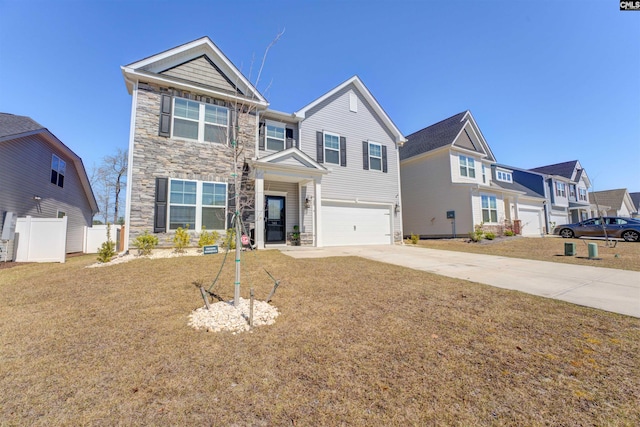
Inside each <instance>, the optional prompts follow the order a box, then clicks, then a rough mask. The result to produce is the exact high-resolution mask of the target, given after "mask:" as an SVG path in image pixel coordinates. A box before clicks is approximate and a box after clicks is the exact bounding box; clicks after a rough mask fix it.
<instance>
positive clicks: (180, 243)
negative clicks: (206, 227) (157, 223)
mask: <svg viewBox="0 0 640 427" xmlns="http://www.w3.org/2000/svg"><path fill="white" fill-rule="evenodd" d="M190 241H191V235H190V234H189V224H187V228H182V227H178V229H177V230H176V234H175V236H173V247H174V249H175V251H176V252H178V253H183V252H184V250H185V249H186V248H187V247H188V246H189V242H190Z"/></svg>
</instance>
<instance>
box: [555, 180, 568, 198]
mask: <svg viewBox="0 0 640 427" xmlns="http://www.w3.org/2000/svg"><path fill="white" fill-rule="evenodd" d="M556 196H558V197H567V185H566V184H565V183H564V182H556Z"/></svg>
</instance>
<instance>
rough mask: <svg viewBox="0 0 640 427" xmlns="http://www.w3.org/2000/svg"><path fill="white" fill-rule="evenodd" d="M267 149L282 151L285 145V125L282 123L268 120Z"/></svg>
mask: <svg viewBox="0 0 640 427" xmlns="http://www.w3.org/2000/svg"><path fill="white" fill-rule="evenodd" d="M266 127H267V135H266V137H267V141H266V146H267V147H266V148H267V150H273V151H282V150H284V147H285V145H286V144H285V126H284V125H283V124H282V123H276V122H267V123H266Z"/></svg>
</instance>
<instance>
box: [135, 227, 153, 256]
mask: <svg viewBox="0 0 640 427" xmlns="http://www.w3.org/2000/svg"><path fill="white" fill-rule="evenodd" d="M156 246H158V236H154V235H153V234H149V232H148V231H146V230H145V232H144V234H141V235H139V236H138V237H136V238H135V240H134V241H133V247H134V248H136V249H137V250H138V255H150V254H151V251H152V250H154V249H155V247H156Z"/></svg>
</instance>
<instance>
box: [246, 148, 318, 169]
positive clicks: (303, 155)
mask: <svg viewBox="0 0 640 427" xmlns="http://www.w3.org/2000/svg"><path fill="white" fill-rule="evenodd" d="M290 154H292V155H293V156H294V157H298V158H300V159H302V160H303V161H305V162H307V163H310V164H311V165H313V167H314V168H316V169H318V170H323V171H327V172H328V169H327V168H325V167H324V166H322V165H321V164H320V163H318V162H316V161H315V160H313V159H312V158H311V157H310V156H309V155H308V154H306V153H304V152H303V151H300V150H299V149H297V148H295V147H291V148H287V149H286V150H282V151H278V152H277V153H273V154H270V155H268V156H266V157H262V158H260V159H259V161H258V163H259V164H260V165H262V164H265V163H271V162H272V161H274V160H278V159H280V158H282V157H286V156H288V155H290Z"/></svg>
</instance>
